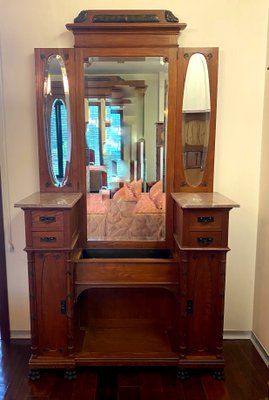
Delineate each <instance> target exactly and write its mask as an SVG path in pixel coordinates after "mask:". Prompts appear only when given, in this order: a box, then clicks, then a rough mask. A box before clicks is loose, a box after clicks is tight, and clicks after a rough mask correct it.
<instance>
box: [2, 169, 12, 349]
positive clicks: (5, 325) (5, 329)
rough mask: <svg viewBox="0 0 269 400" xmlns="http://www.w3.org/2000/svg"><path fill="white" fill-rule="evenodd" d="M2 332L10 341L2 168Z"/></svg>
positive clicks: (7, 340) (4, 338) (6, 340)
mask: <svg viewBox="0 0 269 400" xmlns="http://www.w3.org/2000/svg"><path fill="white" fill-rule="evenodd" d="M0 333H1V340H2V341H4V342H9V341H10V324H9V308H8V291H7V272H6V251H5V232H4V213H3V199H2V184H1V169H0Z"/></svg>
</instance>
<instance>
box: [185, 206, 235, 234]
mask: <svg viewBox="0 0 269 400" xmlns="http://www.w3.org/2000/svg"><path fill="white" fill-rule="evenodd" d="M188 220H189V230H190V231H203V230H205V231H218V230H221V229H223V228H224V227H225V225H226V224H228V213H227V212H225V211H215V210H193V211H190V212H189V213H188Z"/></svg>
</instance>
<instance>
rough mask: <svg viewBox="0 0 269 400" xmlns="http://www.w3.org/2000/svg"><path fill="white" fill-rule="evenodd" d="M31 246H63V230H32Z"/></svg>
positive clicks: (42, 247)
mask: <svg viewBox="0 0 269 400" xmlns="http://www.w3.org/2000/svg"><path fill="white" fill-rule="evenodd" d="M32 238H33V247H35V248H38V249H49V248H56V247H63V246H64V233H63V232H33V233H32Z"/></svg>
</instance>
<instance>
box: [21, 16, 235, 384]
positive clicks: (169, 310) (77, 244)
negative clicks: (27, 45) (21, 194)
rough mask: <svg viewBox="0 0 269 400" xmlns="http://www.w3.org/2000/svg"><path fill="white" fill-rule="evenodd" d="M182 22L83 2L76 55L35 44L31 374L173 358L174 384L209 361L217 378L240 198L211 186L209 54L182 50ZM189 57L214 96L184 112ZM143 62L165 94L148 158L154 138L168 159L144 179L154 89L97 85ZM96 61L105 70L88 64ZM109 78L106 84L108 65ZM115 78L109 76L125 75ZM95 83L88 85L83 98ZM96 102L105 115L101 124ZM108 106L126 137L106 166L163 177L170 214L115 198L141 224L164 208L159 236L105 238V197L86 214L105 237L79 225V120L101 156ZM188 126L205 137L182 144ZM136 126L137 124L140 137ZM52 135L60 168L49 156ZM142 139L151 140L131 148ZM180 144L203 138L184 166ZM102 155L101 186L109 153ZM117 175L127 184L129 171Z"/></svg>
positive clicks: (28, 205)
mask: <svg viewBox="0 0 269 400" xmlns="http://www.w3.org/2000/svg"><path fill="white" fill-rule="evenodd" d="M185 27H186V24H183V23H179V21H178V19H177V18H176V17H175V16H174V15H173V14H172V13H171V12H170V11H162V10H147V11H145V10H135V11H130V10H113V11H107V10H106V11H105V10H94V11H90V10H85V11H82V12H81V13H80V14H79V16H78V17H77V18H76V19H75V21H74V23H73V24H68V25H67V29H68V30H71V31H72V32H73V34H74V38H75V46H74V49H36V51H35V58H36V89H37V115H38V143H39V171H40V192H39V193H36V194H34V195H32V196H29V197H28V198H26V199H24V200H22V201H20V202H18V203H17V204H16V207H20V208H22V209H23V211H24V213H25V227H26V228H25V229H26V248H25V250H26V252H27V255H28V266H29V293H30V312H31V335H32V346H31V353H32V354H31V358H30V361H29V367H30V378H31V379H33V380H34V379H37V378H38V377H39V371H40V369H43V368H63V369H65V370H66V377H67V378H68V379H73V378H74V377H75V376H76V367H77V366H92V365H126V366H127V365H164V366H165V365H170V366H175V367H177V369H178V377H179V378H183V379H184V378H186V377H187V375H188V374H187V371H188V370H189V369H191V368H211V369H212V371H214V373H215V377H216V378H219V379H221V378H222V377H223V367H224V359H223V354H222V330H223V313H224V293H225V265H226V253H227V251H228V250H229V248H228V221H229V211H230V210H231V209H232V208H234V207H237V206H238V205H237V204H236V203H234V202H233V201H231V200H229V199H227V198H226V197H224V196H222V195H220V194H218V193H214V192H213V170H214V142H215V121H216V92H217V63H218V50H217V49H216V48H206V49H182V48H179V47H178V35H179V33H180V31H182V30H183V29H184V28H185ZM197 54H198V55H199V57H198V58H199V60H198V62H200V63H201V64H202V65H206V70H207V71H208V79H207V80H206V82H207V83H205V87H207V89H205V90H208V93H207V96H208V97H209V98H210V102H209V103H207V104H206V105H205V106H203V109H201V107H202V106H201V105H200V104H199V105H198V106H193V105H191V106H190V105H189V102H188V99H187V97H186V85H187V83H186V81H188V79H189V78H188V79H187V78H186V76H187V75H188V71H189V68H188V65H189V64H190V63H191V60H193V55H197ZM147 58H149V60H150V61H156V60H157V64H158V73H157V75H158V85H159V86H158V87H159V91H160V90H162V92H163V93H164V97H163V100H162V99H160V98H159V105H158V107H159V109H160V107H161V106H163V107H164V112H163V114H160V112H159V115H157V112H156V116H154V118H155V122H154V124H153V123H152V132H153V131H154V132H155V135H156V124H158V126H161V129H162V142H161V143H160V140H159V139H158V138H157V139H158V140H156V137H155V139H154V140H153V143H155V144H156V143H157V147H158V148H156V147H155V148H153V152H152V154H153V156H152V158H154V157H157V158H158V154H160V151H159V147H160V145H162V146H164V149H165V151H164V153H165V158H164V160H161V161H160V159H159V160H157V165H158V168H157V169H156V168H155V170H154V168H152V170H153V171H155V173H156V170H157V174H158V177H157V176H153V177H152V176H149V175H146V174H150V165H151V164H150V162H151V160H150V158H151V157H149V154H150V153H149V146H148V145H147V143H148V138H147V134H149V133H148V131H149V130H150V128H149V127H147V129H145V126H146V125H143V124H146V122H147V118H149V119H150V118H151V117H150V114H147V115H145V117H143V118H144V119H142V118H141V115H142V114H143V113H144V111H145V110H146V104H147V102H148V100H147V97H146V96H149V94H150V91H151V90H152V91H153V86H152V87H151V86H150V83H149V80H147V77H146V76H145V79H140V77H139V79H140V80H138V78H137V75H136V74H134V71H131V70H129V71H128V74H133V75H132V77H131V76H130V75H128V79H127V78H126V76H125V77H124V82H125V83H124V84H123V83H122V85H116V86H113V87H112V88H111V86H110V88H109V95H108V94H106V93H107V92H105V88H104V83H103V82H104V74H105V67H107V66H108V64H110V63H114V62H115V60H118V62H117V64H119V65H120V66H121V65H122V64H124V63H128V61H130V59H131V61H136V62H137V63H138V62H139V63H140V62H141V61H143V62H144V61H145V60H146V59H147ZM194 58H195V57H194ZM96 63H97V64H98V66H100V68H103V69H100V70H99V71H98V72H96V71H95V66H96ZM113 65H114V64H113ZM136 65H140V64H136ZM154 65H156V64H154ZM107 68H108V67H107ZM136 72H137V74H139V73H140V71H139V70H137V71H136ZM91 74H92V75H93V77H92V75H91ZM115 74H116V73H115ZM118 74H119V75H120V72H118ZM124 74H125V75H126V74H127V72H126V71H125V72H124ZM124 74H123V75H124ZM151 74H152V76H153V71H152V72H151ZM84 75H85V76H84ZM100 76H101V78H100ZM108 76H109V78H108V81H109V82H111V70H109V72H108ZM154 76H155V75H154ZM120 79H122V78H119V77H118V78H117V82H123V80H120ZM61 81H62V84H60V83H61ZM67 81H68V82H69V85H68V86H67V84H66V82H67ZM100 81H102V87H101V86H100V84H99V83H100ZM138 81H139V82H141V81H143V93H142V92H139V91H138V90H137V83H136V84H135V83H134V82H138ZM59 82H60V83H59ZM98 82H99V83H98ZM126 82H128V85H129V86H128V89H127V88H126ZM90 87H94V94H92V95H91V93H92V92H91V91H90V89H89V88H90ZM56 88H57V90H56ZM134 88H135V89H134ZM167 88H168V89H167ZM98 93H99V94H98ZM111 93H113V95H111ZM128 96H129V97H128ZM130 104H135V105H136V110H137V112H138V114H137V115H138V117H137V119H136V120H135V122H134V118H133V117H132V118H130V116H129V114H128V113H127V111H126V110H127V109H128V107H129V106H130ZM85 107H86V108H87V112H86V114H87V116H86V118H85ZM91 107H97V109H98V110H100V115H99V117H98V118H99V123H96V122H95V120H94V118H95V117H94V114H93V112H94V110H95V109H94V108H91ZM153 107H154V106H153V102H152V104H151V108H153ZM195 107H196V108H195ZM156 109H157V107H156ZM63 110H64V113H63ZM104 110H105V111H104ZM108 110H109V112H111V113H113V112H114V113H118V115H119V116H121V118H122V119H123V123H122V125H121V131H120V132H121V133H120V135H121V134H122V135H125V136H124V138H125V139H124V140H125V141H126V140H127V139H126V137H128V140H129V141H130V143H131V144H130V145H129V147H122V149H121V155H120V156H119V157H121V158H120V160H119V161H115V159H116V155H114V153H113V157H114V158H113V163H114V165H116V164H117V165H120V163H121V162H122V161H124V163H125V165H126V164H127V163H128V162H129V161H130V166H129V167H128V168H127V174H129V173H131V172H130V171H132V173H133V168H134V167H133V166H134V165H137V160H138V159H134V157H138V156H139V171H140V172H141V171H142V172H141V174H142V176H143V178H144V181H145V182H147V181H148V182H150V181H152V182H154V181H158V180H160V178H161V180H162V181H163V187H164V189H165V193H166V206H165V210H162V209H160V208H159V209H158V207H157V206H156V207H157V208H156V211H155V212H153V211H151V213H150V214H147V215H144V214H143V213H140V214H139V215H137V214H135V212H134V211H133V207H135V206H136V202H138V199H137V198H136V199H132V202H129V203H128V202H127V201H126V204H125V203H123V201H122V199H121V200H120V203H117V206H118V207H119V206H122V205H124V206H125V208H124V212H125V214H124V213H123V214H122V218H129V217H130V215H132V216H134V218H136V220H135V223H138V222H137V221H144V220H143V219H141V218H145V221H151V222H152V223H153V222H154V221H155V220H156V218H159V217H160V214H161V213H162V215H165V218H164V221H165V226H164V229H165V237H164V239H162V240H158V239H153V240H152V239H151V240H147V239H143V240H141V239H140V240H127V239H125V240H124V239H121V240H116V239H110V238H107V237H106V236H105V232H106V231H105V228H106V224H108V223H109V218H110V217H111V214H109V212H111V210H112V209H113V206H115V199H114V200H113V199H106V203H105V204H104V203H102V199H101V198H100V201H99V203H100V204H101V206H102V207H100V208H97V209H96V210H95V214H94V218H96V220H97V221H100V223H99V225H101V223H102V224H103V225H104V229H103V236H102V240H92V239H91V238H89V234H88V233H87V224H89V221H94V219H93V215H91V218H92V220H88V222H87V218H86V213H87V212H88V211H87V210H88V208H89V207H88V206H89V204H88V199H91V198H93V197H92V196H93V195H97V196H98V195H99V194H98V193H97V194H94V193H88V192H89V184H88V182H86V180H87V179H86V168H87V167H86V154H85V147H86V146H85V124H86V131H87V126H89V130H90V131H93V129H97V128H98V129H100V138H101V139H102V140H101V142H100V143H99V148H98V147H96V149H95V150H94V152H95V160H96V159H97V155H98V152H99V151H100V160H101V159H102V157H103V158H104V159H106V157H107V153H108V150H107V149H108V147H104V146H105V145H106V146H107V145H109V143H110V142H109V140H110V139H109V136H108V135H110V134H111V133H110V131H109V130H108V129H109V128H110V126H111V121H109V122H107V114H106V113H107V112H108ZM141 110H142V111H143V112H142V111H141ZM167 110H168V114H167ZM57 112H58V113H60V114H61V113H62V114H61V117H62V119H63V118H66V114H67V115H68V118H67V126H68V128H67V130H66V128H65V127H64V125H60V123H59V119H58V120H57ZM209 115H210V117H209ZM104 116H105V117H104ZM102 118H103V119H102ZM104 118H106V120H104ZM111 118H112V117H111ZM54 119H56V133H55V132H54V131H53V124H54V122H53V121H54ZM162 119H163V120H162ZM57 121H58V122H57ZM85 121H86V122H85ZM96 121H97V119H96ZM143 121H144V122H143ZM145 121H146V122H145ZM89 124H91V125H89ZM93 126H95V128H93ZM195 126H199V132H203V133H202V134H199V135H197V134H193V135H192V137H191V138H190V135H189V132H190V130H192V131H193V129H196V128H194V127H195ZM96 127H97V128H96ZM101 127H102V128H101ZM137 127H139V129H137ZM136 131H137V132H141V131H143V140H142V139H141V138H140V137H139V133H136ZM60 132H61V135H62V136H61V137H59V133H60ZM122 132H124V133H122ZM194 132H195V131H194ZM55 135H56V136H57V138H58V147H57V151H58V153H57V154H58V160H57V161H58V164H60V163H62V170H63V171H62V172H61V173H60V172H59V171H58V169H57V168H58V165H57V163H56V164H55V163H54V158H53V157H54V154H55V153H56V152H57V151H56V150H55V148H54V147H53V146H54V144H53V143H54V137H55ZM126 135H129V136H126ZM198 136H199V138H198ZM62 137H64V138H65V139H63V138H62ZM133 137H135V140H134V139H131V138H133ZM64 140H65V145H64V146H63V145H62V143H63V142H64ZM86 140H87V137H86ZM132 140H133V141H132ZM195 141H196V142H195ZM122 143H123V142H122ZM138 143H140V144H141V143H143V146H146V147H145V148H143V147H141V148H140V150H139V155H137V150H135V149H136V148H137V144H138ZM91 146H93V145H92V144H91ZM122 146H123V144H122ZM186 146H189V148H191V149H196V148H197V146H199V149H200V150H201V152H202V153H201V154H202V156H201V157H200V158H199V160H200V161H199V160H198V159H196V162H195V163H194V164H193V163H189V164H188V163H187V164H186V162H185V161H184V148H186ZM190 146H192V147H190ZM66 148H67V149H70V152H68V150H66ZM87 148H89V149H90V147H89V145H87ZM128 149H130V150H128ZM193 152H195V151H194V150H193ZM59 154H60V155H59ZM161 154H163V152H162V153H161ZM162 157H163V156H162ZM192 157H193V156H192ZM197 160H198V161H197ZM201 160H202V161H201ZM163 161H164V164H163V167H162V168H160V163H161V164H162V163H163ZM105 162H106V168H107V167H108V169H106V171H108V173H107V176H108V185H109V179H110V178H109V161H105ZM199 163H200V164H199ZM96 168H99V169H100V168H104V164H103V165H99V166H98V164H97V167H96ZM160 174H161V175H162V176H160ZM119 179H121V178H120V177H119ZM126 182H128V185H130V176H128V177H127V178H126ZM136 184H137V183H136ZM152 186H154V185H152ZM124 188H125V185H123V187H122V188H121V189H124ZM121 189H120V190H121ZM126 190H127V189H126ZM151 190H152V188H149V192H147V193H144V192H143V189H142V194H141V193H139V196H141V197H144V198H146V197H147V201H149V198H148V196H150V194H151V200H152V199H153V191H152V192H151ZM136 194H137V193H136ZM161 198H162V199H163V196H161ZM124 201H125V200H124ZM152 201H153V200H152ZM99 203H98V202H97V203H96V204H97V206H99ZM130 210H131V211H130ZM164 211H165V214H163V212H164ZM139 218H140V219H139ZM161 218H163V217H161ZM128 221H129V222H128V223H127V228H126V229H128V226H129V225H130V226H133V220H131V219H129V220H128ZM120 222H121V221H120ZM151 222H150V223H151ZM113 223H114V222H113ZM97 225H98V224H97ZM144 226H145V224H144V223H142V224H141V232H142V230H143V229H144ZM97 228H98V226H97ZM115 229H116V222H115ZM146 235H147V234H146Z"/></svg>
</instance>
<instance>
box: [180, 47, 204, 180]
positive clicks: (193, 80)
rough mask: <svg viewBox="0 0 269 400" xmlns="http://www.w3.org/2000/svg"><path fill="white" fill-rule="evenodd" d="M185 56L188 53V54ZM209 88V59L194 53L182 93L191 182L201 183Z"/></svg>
mask: <svg viewBox="0 0 269 400" xmlns="http://www.w3.org/2000/svg"><path fill="white" fill-rule="evenodd" d="M185 56H187V57H188V55H187V54H186V55H185ZM209 128H210V90H209V76H208V68H207V61H206V58H205V56H204V55H203V54H200V53H195V54H193V55H192V56H191V57H190V59H189V63H188V68H187V74H186V79H185V86H184V95H183V112H182V153H183V154H182V158H183V167H184V173H185V179H186V182H187V184H188V185H189V186H192V187H195V186H199V185H200V184H201V183H202V180H203V175H204V170H205V165H206V160H207V151H208V143H209Z"/></svg>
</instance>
